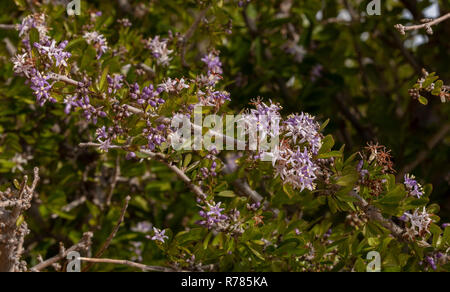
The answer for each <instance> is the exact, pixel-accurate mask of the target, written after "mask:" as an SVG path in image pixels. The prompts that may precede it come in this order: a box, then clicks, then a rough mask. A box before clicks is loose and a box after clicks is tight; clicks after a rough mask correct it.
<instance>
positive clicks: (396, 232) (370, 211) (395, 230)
mask: <svg viewBox="0 0 450 292" xmlns="http://www.w3.org/2000/svg"><path fill="white" fill-rule="evenodd" d="M350 196H352V197H354V198H356V199H358V201H357V202H356V205H358V207H360V208H361V209H362V210H363V211H364V212H365V213H366V215H367V216H368V217H369V219H370V220H372V221H375V222H378V223H380V224H381V225H382V226H383V227H384V228H386V229H388V230H389V231H390V232H391V234H392V235H393V236H395V237H396V238H398V239H400V240H403V234H404V233H405V232H404V230H403V229H402V228H401V227H400V226H398V225H397V224H395V223H394V222H393V221H392V220H389V219H386V218H384V217H383V215H382V214H381V212H380V210H378V209H377V208H375V207H374V206H372V205H370V204H369V203H368V202H367V201H366V200H364V199H363V198H362V197H360V196H359V195H358V194H357V193H356V192H353V191H352V192H350Z"/></svg>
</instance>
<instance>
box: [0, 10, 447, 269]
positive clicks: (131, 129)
mask: <svg viewBox="0 0 450 292" xmlns="http://www.w3.org/2000/svg"><path fill="white" fill-rule="evenodd" d="M24 2H26V1H16V2H15V4H4V3H2V4H1V5H3V6H4V7H3V8H5V9H4V11H12V12H14V15H17V16H19V15H20V16H21V17H20V19H21V20H20V22H19V23H17V24H10V25H9V26H8V25H5V26H4V27H3V28H5V29H6V32H5V33H4V34H3V32H2V35H1V36H3V37H4V38H5V39H7V41H6V42H5V44H6V45H7V46H6V47H5V49H6V50H5V52H4V53H5V54H4V58H2V59H1V60H0V62H2V66H3V67H4V68H5V70H4V71H3V72H2V73H1V79H0V82H1V83H2V85H1V86H2V90H3V91H2V93H1V94H0V102H1V104H2V113H1V119H0V143H1V144H0V151H1V152H0V153H1V154H0V165H1V168H0V172H1V173H2V175H3V174H4V177H3V176H2V178H1V180H0V182H1V183H4V184H5V185H6V184H7V181H8V180H10V181H12V182H13V186H14V188H15V189H13V188H12V187H13V186H9V188H6V187H5V188H4V189H2V192H1V193H0V219H1V221H0V232H1V233H0V270H5V271H44V270H57V271H64V270H65V269H66V267H65V265H64V263H66V262H67V260H68V258H67V256H68V255H69V253H70V252H72V251H77V252H79V253H80V254H81V255H82V256H86V257H83V258H80V259H79V260H80V261H82V263H83V265H82V266H83V270H84V271H87V270H97V271H104V270H108V271H124V270H133V269H135V268H138V269H141V270H148V271H186V270H187V271H366V268H367V265H368V264H369V262H370V259H369V258H368V257H367V254H368V253H369V252H371V251H376V252H378V253H379V254H380V257H381V269H382V270H384V271H433V270H436V271H448V270H449V269H450V264H449V257H450V255H449V254H448V251H449V249H450V228H449V227H448V226H447V224H445V222H441V220H440V218H439V217H438V216H437V215H438V213H439V211H440V210H439V206H438V205H437V204H432V203H431V197H430V196H431V194H432V186H431V185H430V184H427V183H425V180H424V179H422V178H420V177H419V176H418V177H417V178H416V177H415V176H414V175H413V174H410V173H409V172H411V170H413V169H415V166H417V165H415V166H414V165H413V167H411V164H407V163H405V164H404V166H405V167H404V168H403V169H397V168H396V165H395V164H394V161H395V160H394V158H395V157H394V158H393V154H392V151H391V150H389V149H388V148H387V147H386V146H383V145H380V144H379V143H381V142H383V137H384V136H388V134H389V131H387V132H386V133H383V132H382V131H380V132H381V134H380V136H379V138H378V139H376V138H375V134H374V133H373V132H372V131H373V130H370V128H369V127H367V126H361V124H360V123H361V119H362V114H361V113H360V112H359V110H360V109H361V108H364V107H365V106H368V107H369V109H368V110H367V111H368V112H370V113H372V112H373V111H376V109H373V108H372V105H370V104H369V105H367V104H366V105H362V106H361V107H358V106H357V105H350V104H346V101H345V99H346V98H344V97H343V95H342V93H343V92H344V91H342V92H339V93H337V91H336V90H335V89H334V90H333V92H332V94H331V95H332V96H337V97H335V98H336V100H335V101H336V103H337V104H339V107H340V108H341V112H342V114H341V115H340V116H337V117H338V119H337V120H342V115H343V116H345V117H346V119H348V120H349V123H350V124H352V127H353V128H352V129H355V130H356V132H357V133H356V134H355V133H352V134H349V133H348V132H347V131H348V130H346V126H345V122H344V126H343V127H344V128H343V130H342V131H339V130H338V131H336V127H335V126H331V125H332V124H333V123H334V122H335V121H334V120H333V119H326V113H327V111H330V109H329V108H328V109H324V111H323V112H321V106H322V104H325V103H324V100H320V101H319V102H318V103H317V104H316V105H313V106H311V104H313V101H310V102H305V104H306V105H307V106H308V110H309V109H313V110H314V109H315V110H314V112H315V113H316V114H317V116H314V115H312V114H310V113H306V109H303V107H302V104H300V105H298V103H297V101H296V99H295V97H294V96H295V93H296V92H299V91H302V92H303V93H302V94H303V95H304V96H309V97H310V98H312V97H313V96H314V94H319V95H320V94H323V93H325V91H318V92H317V93H312V92H313V91H314V90H315V89H314V87H317V88H329V87H330V88H331V87H336V84H334V83H332V82H335V81H333V79H334V77H333V74H335V73H333V66H336V68H337V67H340V66H341V65H336V64H330V68H325V67H326V66H325V63H323V65H321V64H320V60H319V59H320V58H319V57H316V58H317V59H316V60H315V59H314V58H313V57H312V56H313V51H314V47H315V46H316V47H317V46H319V47H320V42H321V41H328V40H330V39H331V38H332V36H330V34H331V33H332V32H333V28H330V25H332V20H331V18H330V19H329V20H327V21H329V22H327V21H326V20H323V19H318V20H317V21H318V22H319V24H320V25H322V26H323V30H322V31H321V32H319V33H314V32H313V31H312V29H311V31H310V32H309V33H310V34H312V35H313V36H309V37H306V34H307V32H306V31H304V30H306V29H307V27H306V26H305V27H304V28H302V31H301V32H298V31H296V28H295V25H294V24H299V23H298V21H299V19H298V18H296V16H291V14H294V11H297V12H299V13H300V14H302V15H304V17H305V21H306V18H311V15H315V14H312V13H317V12H318V11H319V10H320V9H321V8H320V7H316V4H311V1H305V3H309V4H308V5H310V6H308V5H307V6H306V8H300V6H298V5H297V4H295V3H294V2H295V1H294V2H293V1H281V2H282V3H281V4H280V5H272V4H271V3H269V2H270V1H267V3H265V5H262V8H261V7H258V5H256V4H253V3H252V1H151V2H150V3H147V2H148V1H142V2H141V1H135V3H134V2H133V3H131V2H130V3H128V1H119V4H117V3H108V4H105V3H103V2H101V1H98V3H93V4H89V6H87V4H83V6H82V14H81V15H79V16H70V17H69V16H67V15H66V13H65V9H66V7H65V6H64V5H60V4H58V1H34V2H33V3H32V4H31V5H32V7H33V10H34V12H32V11H29V10H28V8H27V6H26V5H25V4H24ZM154 2H158V3H154ZM163 2H164V3H163ZM178 2H179V3H178ZM216 2H217V3H216ZM124 3H125V4H124ZM178 4H179V5H180V6H178ZM116 5H117V6H116ZM319 6H320V5H319ZM0 8H2V7H1V6H0ZM182 8H186V9H185V10H186V11H188V13H187V12H186V11H181V9H182ZM259 9H260V10H259ZM302 9H304V10H302ZM394 10H395V9H394ZM111 11H112V12H111ZM120 11H123V12H120ZM162 12H164V13H162ZM324 12H325V15H328V16H329V15H332V14H333V12H332V11H328V10H326V11H324ZM324 12H323V13H324ZM121 13H124V14H126V15H127V17H124V18H120V16H121ZM259 13H260V15H259ZM392 13H393V12H392ZM168 15H170V16H171V17H173V19H171V17H169V16H168ZM265 16H267V18H268V19H270V21H267V22H264V23H259V24H258V23H256V22H255V21H256V20H258V19H259V18H264V17H265ZM322 17H323V16H322ZM163 18H164V19H163ZM1 19H3V20H4V21H5V22H6V21H8V20H9V21H11V22H12V20H13V19H14V18H12V17H10V16H8V15H6V16H4V17H2V18H1ZM338 20H339V19H338ZM341 20H342V19H341ZM310 21H313V20H312V19H311V20H310ZM358 21H359V20H358ZM271 27H273V28H272V29H273V30H276V31H278V32H282V35H283V36H282V38H284V39H282V41H283V44H281V45H279V46H277V47H276V48H275V45H273V44H274V43H275V44H276V43H277V42H280V41H281V40H280V39H278V38H280V36H275V35H274V34H275V33H274V32H272V31H271ZM244 29H245V33H243V32H241V31H240V30H244ZM408 30H409V29H407V27H404V26H402V32H405V31H408ZM335 33H337V32H335ZM304 35H305V36H304ZM249 37H251V38H252V40H248V38H249ZM304 37H305V38H310V37H313V38H314V40H313V41H311V43H310V44H309V45H310V48H308V50H310V51H311V52H310V53H309V52H308V51H307V50H306V48H305V47H303V46H301V45H300V43H307V40H304V41H301V40H300V39H301V38H304ZM272 38H273V39H272ZM393 38H395V39H397V38H400V37H399V36H397V35H395V36H394V37H393ZM271 41H272V43H271ZM240 46H242V47H245V48H244V49H245V50H249V51H250V50H251V54H254V55H253V56H252V57H253V58H254V60H255V61H254V62H255V63H254V64H252V66H251V67H252V69H248V68H247V69H246V68H245V66H246V65H247V64H246V62H248V61H245V60H244V57H242V56H241V55H239V54H240V53H239V47H240ZM272 46H274V47H272ZM356 47H358V45H356ZM402 48H403V45H402ZM272 49H273V50H275V52H274V53H272V52H271V50H272ZM323 49H326V48H325V47H320V48H319V49H318V50H323ZM403 49H404V48H403ZM355 50H356V51H360V49H358V48H355ZM404 50H406V49H404ZM286 52H287V54H285V53H286ZM7 54H10V56H8V55H7ZM308 54H311V56H308ZM233 56H236V59H233ZM278 57H279V59H278ZM286 58H287V59H286ZM309 58H310V59H309ZM263 59H265V60H266V61H264V60H263ZM272 60H275V61H272ZM276 60H280V62H282V63H286V62H290V63H289V64H282V66H285V67H286V68H285V69H286V71H283V72H280V73H278V72H275V71H273V68H275V67H273V68H271V66H275V65H274V63H276V62H277V61H276ZM286 60H289V61H286ZM349 60H350V59H349ZM264 62H267V63H268V65H267V67H265V65H264ZM349 62H350V63H351V60H350V61H349ZM359 62H360V66H363V65H364V62H366V61H364V60H363V58H362V57H360V58H359ZM393 62H394V61H393ZM236 63H242V64H244V65H239V64H236ZM295 63H297V64H296V65H293V64H295ZM313 63H314V64H313ZM312 65H314V66H312ZM239 66H242V68H239ZM292 66H295V69H293V68H291V67H292ZM302 66H304V68H309V69H310V71H311V72H310V73H309V72H308V78H303V77H304V75H305V72H298V71H297V70H298V69H297V67H302ZM352 66H353V65H351V64H350V66H348V68H347V69H343V70H344V72H345V74H348V75H347V76H345V79H348V78H353V77H352V75H354V72H353V70H354V68H353V69H352ZM263 67H264V68H263ZM364 68H365V69H366V70H371V72H370V73H367V72H366V73H367V74H375V73H376V71H375V70H373V69H374V68H372V67H367V68H366V67H364ZM369 68H370V69H369ZM240 69H242V70H240ZM309 69H308V70H309ZM341 69H342V68H341ZM249 70H250V71H249ZM252 70H254V71H258V70H261V71H267V72H265V73H264V74H266V75H264V76H265V77H264V78H262V79H261V77H256V76H252V74H251V73H252V72H251V71H252ZM302 70H303V69H302ZM305 70H306V69H305ZM326 70H328V72H325V71H326ZM408 70H410V69H408ZM238 71H239V73H237V72H238ZM363 71H364V70H363ZM413 72H414V71H413ZM366 73H364V74H363V76H362V78H361V79H362V80H361V82H362V83H363V87H365V88H366V90H369V89H371V88H369V87H370V86H369V83H368V80H367V78H368V77H367V75H366ZM443 73H445V72H443ZM286 74H291V75H292V76H289V80H283V78H284V77H285V76H286ZM244 75H245V76H244ZM278 75H279V76H278ZM430 75H431V74H430ZM295 76H302V79H301V80H300V81H298V80H296V77H295ZM432 76H434V75H432ZM432 76H431V77H432ZM335 77H336V78H337V76H335ZM253 78H259V79H261V80H253ZM340 78H342V77H341V76H339V78H337V79H340ZM380 78H381V77H380ZM273 80H274V81H273ZM305 80H308V82H310V83H309V84H303V83H304V82H307V81H305ZM318 80H321V81H320V82H321V83H319V82H318ZM427 80H428V79H427ZM430 80H431V81H421V82H419V83H420V87H417V86H416V90H418V91H420V90H428V91H432V94H433V95H436V94H435V93H436V92H434V91H435V90H437V89H436V88H437V87H438V88H439V95H441V99H442V95H444V99H445V98H446V95H445V94H446V91H445V88H444V87H443V86H444V85H443V81H440V82H439V81H437V79H434V78H433V79H430ZM253 82H254V83H253ZM341 82H343V80H341ZM358 82H359V81H358ZM261 83H265V84H267V88H263V86H262V85H260V84H261ZM330 84H331V85H330ZM433 84H435V86H434V88H431V89H430V90H429V87H431V86H432V85H433ZM341 86H342V85H341ZM252 87H254V88H256V87H260V88H259V89H258V90H257V92H258V93H270V92H271V91H274V90H275V89H274V88H275V87H277V88H279V91H280V92H284V93H283V95H284V96H283V97H282V98H280V100H277V99H275V98H274V97H275V96H268V97H267V98H256V99H255V97H256V96H253V97H252V99H251V102H250V103H247V101H250V100H247V98H249V97H248V96H246V97H244V98H243V97H242V95H246V94H247V93H248V91H249V90H251V88H252ZM352 87H354V88H349V92H352V91H353V90H356V87H357V86H356V85H353V86H352ZM360 87H361V85H358V88H360ZM401 89H402V90H404V89H406V90H404V91H403V94H402V95H401V97H402V98H405V96H406V95H407V94H408V91H407V86H406V85H405V86H404V87H402V88H401ZM358 90H359V89H358ZM382 90H384V89H380V91H382ZM386 90H387V89H386ZM442 92H444V93H442ZM367 93H373V92H372V91H367ZM419 94H420V93H419ZM324 95H326V96H330V93H329V92H328V94H324ZM235 96H237V97H235ZM304 96H303V97H304ZM269 98H274V99H272V100H271V99H269ZM333 98H334V97H333ZM422 98H423V97H422ZM420 100H422V99H420ZM325 102H327V103H328V102H329V100H328V101H326V100H325ZM396 102H398V103H404V102H406V99H405V101H403V100H401V99H397V100H396ZM242 104H244V108H242ZM379 105H380V104H379ZM199 108H200V112H199V111H198V110H199ZM293 108H295V110H292V109H293ZM303 110H305V111H304V112H302V111H303ZM331 111H333V110H331ZM437 111H443V112H444V114H445V111H446V109H445V108H444V109H443V108H442V107H440V108H439V109H437ZM199 113H200V115H205V116H206V115H208V114H215V116H216V117H219V118H220V119H221V118H225V117H226V115H227V114H228V115H229V114H238V113H240V115H239V116H238V117H239V118H238V129H237V132H239V130H241V134H242V137H246V138H247V137H248V138H250V137H252V136H253V135H256V134H257V135H258V138H259V140H258V141H259V142H261V141H262V140H269V141H270V142H279V143H275V147H272V148H270V149H269V148H264V147H262V148H261V147H256V148H255V147H253V146H254V145H251V144H244V145H243V147H242V148H239V147H237V149H236V147H234V148H233V149H234V150H230V149H228V148H227V150H222V149H219V148H218V147H206V146H208V143H207V141H206V140H207V139H206V137H208V135H210V136H214V140H215V141H217V140H218V139H219V138H220V139H225V140H227V141H230V140H231V142H232V143H231V144H233V143H235V144H236V145H233V146H239V145H240V143H241V142H242V141H241V140H239V137H238V136H239V135H235V132H234V129H233V132H232V133H233V134H232V136H231V137H230V136H229V135H228V132H227V133H226V134H225V133H217V131H214V130H213V129H212V128H213V127H212V124H215V125H216V126H217V125H218V124H222V123H223V120H220V121H214V122H213V123H211V127H208V125H207V124H208V123H207V122H206V121H205V123H204V124H203V125H198V124H196V122H195V119H196V116H198V114H199ZM439 113H441V112H439ZM380 114H381V115H383V114H384V113H383V112H382V113H379V112H377V113H376V114H375V115H377V116H379V115H380ZM383 117H384V116H383ZM389 122H390V121H389V120H388V121H387V123H389ZM377 123H380V125H381V124H383V123H384V122H383V121H377ZM328 124H330V126H328ZM175 125H183V127H186V126H187V127H188V128H189V133H190V132H191V131H192V132H194V133H197V134H200V137H201V138H200V139H197V138H194V139H193V140H190V139H185V138H184V137H181V136H180V135H179V132H178V131H177V127H175ZM239 125H240V126H241V128H239ZM443 125H444V128H443V129H444V130H445V131H442V130H441V131H439V133H440V136H439V137H438V138H439V139H437V141H434V142H433V144H432V145H429V148H433V147H435V146H436V144H438V142H439V141H440V140H442V139H443V137H445V135H446V134H447V132H448V131H449V126H448V121H446V120H444V122H443ZM391 126H392V123H391V124H390V125H389V127H391ZM191 127H192V129H191ZM329 128H331V129H330V130H329ZM380 128H381V129H383V128H382V126H380ZM210 129H211V131H209V130H210ZM397 131H398V130H397ZM332 132H334V133H338V136H340V137H339V138H338V140H335V138H334V136H333V135H332V134H329V133H332ZM202 134H205V135H202ZM397 134H398V135H400V133H395V135H397ZM349 135H356V136H358V138H359V139H361V138H362V139H363V140H365V141H364V142H363V144H361V147H358V146H355V145H350V146H349V147H346V146H344V145H343V143H342V141H346V140H347V141H353V140H351V139H350V138H349V137H348V136H349ZM196 137H198V136H196ZM396 138H397V137H394V138H393V139H396ZM375 140H378V141H379V143H375V142H372V141H375ZM388 140H389V139H388ZM180 141H181V144H183V145H184V146H192V145H193V146H194V147H193V148H192V147H184V148H182V149H175V147H173V145H174V144H175V143H180ZM336 141H337V142H336ZM339 144H340V145H339ZM351 144H354V143H351ZM393 144H395V143H393ZM196 146H200V147H196ZM202 146H205V147H202ZM240 146H242V145H240ZM257 146H258V145H257ZM259 146H260V145H259ZM403 147H404V145H403ZM444 147H445V145H444ZM348 148H352V149H348ZM192 149H193V150H192ZM411 149H412V150H411ZM411 149H409V151H412V152H414V151H416V149H415V148H411ZM416 152H417V151H416ZM443 152H445V151H443ZM396 154H397V155H399V154H398V152H396ZM424 155H425V157H424V158H420V159H421V161H419V162H418V164H420V163H421V162H423V160H425V159H426V156H427V155H428V153H427V152H425V153H424V154H422V152H418V154H417V156H418V157H422V156H424ZM442 155H443V158H441V159H443V160H444V161H445V160H446V159H447V161H448V154H442ZM34 167H36V169H35V170H34V181H33V183H32V184H31V185H30V184H29V183H28V181H27V177H24V178H23V182H21V183H19V182H17V181H14V179H15V178H20V177H21V176H23V175H25V174H27V173H30V170H31V169H33V168H34ZM447 167H448V165H447ZM39 178H40V179H39ZM38 181H39V183H38ZM438 183H440V182H438ZM441 185H442V183H441ZM442 188H443V189H444V193H445V187H442ZM447 188H448V186H447ZM58 242H63V243H64V244H65V245H66V248H63V247H60V246H58ZM24 246H30V248H29V249H26V250H25V249H24ZM58 248H59V250H58ZM88 255H89V256H90V257H87V256H88ZM52 257H53V258H52ZM121 260H128V262H126V263H125V265H124V262H123V261H121ZM130 261H131V262H130Z"/></svg>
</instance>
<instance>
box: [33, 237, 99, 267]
mask: <svg viewBox="0 0 450 292" xmlns="http://www.w3.org/2000/svg"><path fill="white" fill-rule="evenodd" d="M92 236H93V233H92V232H86V233H84V234H83V237H82V238H81V240H80V241H79V242H78V243H77V244H76V245H74V246H72V247H71V248H69V249H67V250H63V252H60V253H59V254H58V255H56V256H54V257H52V258H50V259H48V260H46V261H43V262H42V263H39V264H37V265H36V266H34V267H32V268H31V271H32V272H40V271H42V270H43V269H45V268H48V267H50V266H51V265H53V264H55V263H57V262H59V261H61V260H63V259H65V258H66V257H67V255H68V254H69V253H71V252H73V251H82V250H86V249H87V248H88V247H89V246H90V245H91V239H92Z"/></svg>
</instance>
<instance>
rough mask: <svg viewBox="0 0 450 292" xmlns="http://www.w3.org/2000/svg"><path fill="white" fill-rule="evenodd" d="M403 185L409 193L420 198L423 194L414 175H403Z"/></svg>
mask: <svg viewBox="0 0 450 292" xmlns="http://www.w3.org/2000/svg"><path fill="white" fill-rule="evenodd" d="M404 184H405V187H406V190H407V191H408V192H409V194H410V195H411V196H413V197H416V198H418V199H419V198H421V197H422V196H423V189H422V186H421V185H420V184H419V183H418V182H417V181H416V180H415V177H414V175H409V174H406V175H405V182H404Z"/></svg>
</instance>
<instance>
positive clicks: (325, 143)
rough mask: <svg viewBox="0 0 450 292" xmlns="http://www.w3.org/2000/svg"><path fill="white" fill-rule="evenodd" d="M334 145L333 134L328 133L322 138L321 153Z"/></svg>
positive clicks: (326, 151) (329, 149) (328, 150)
mask: <svg viewBox="0 0 450 292" xmlns="http://www.w3.org/2000/svg"><path fill="white" fill-rule="evenodd" d="M333 146H334V139H333V136H331V135H327V136H325V138H323V139H322V147H320V150H319V154H323V153H328V152H330V151H331V149H332V148H333Z"/></svg>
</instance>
